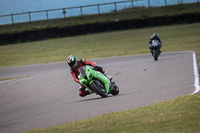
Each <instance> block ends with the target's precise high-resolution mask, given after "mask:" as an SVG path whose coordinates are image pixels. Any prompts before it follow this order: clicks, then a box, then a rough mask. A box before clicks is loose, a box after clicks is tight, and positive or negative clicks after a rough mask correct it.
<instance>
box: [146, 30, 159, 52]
mask: <svg viewBox="0 0 200 133" xmlns="http://www.w3.org/2000/svg"><path fill="white" fill-rule="evenodd" d="M153 40H158V41H159V43H160V47H159V51H160V53H161V50H160V49H161V47H162V42H161V40H160V38H159V36H158V33H153V36H151V38H150V40H149V49H150V52H151V53H152V52H153V48H152V41H153Z"/></svg>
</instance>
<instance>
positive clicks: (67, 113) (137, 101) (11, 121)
mask: <svg viewBox="0 0 200 133" xmlns="http://www.w3.org/2000/svg"><path fill="white" fill-rule="evenodd" d="M93 61H95V62H96V63H97V64H98V65H100V66H102V67H103V68H104V69H105V70H106V71H107V72H108V73H109V74H110V75H112V76H113V79H114V80H115V81H116V83H117V85H118V86H119V88H120V93H119V95H118V96H109V97H108V98H101V97H99V96H98V95H95V94H93V95H89V96H87V97H83V98H82V97H79V96H78V90H79V85H78V84H76V83H75V82H74V81H73V79H72V77H71V74H70V72H69V67H68V66H67V64H66V63H65V62H59V63H48V64H39V65H30V66H22V67H10V68H0V78H8V77H20V76H30V77H28V78H22V79H16V80H11V81H2V82H0V132H2V133H12V132H19V131H20V132H21V131H24V130H28V129H33V128H42V127H48V126H51V125H58V124H61V123H67V122H72V121H77V120H82V119H86V118H91V117H95V116H99V115H102V114H104V113H109V112H116V111H122V110H129V109H132V108H136V107H140V106H145V105H151V104H154V103H157V102H160V101H165V100H170V99H173V98H175V97H178V96H182V95H188V94H191V93H192V92H193V91H194V90H195V88H194V73H193V63H192V62H193V59H192V52H180V53H164V54H161V56H160V57H159V60H158V61H157V62H155V61H154V60H153V57H152V56H150V55H137V56H124V57H114V58H104V59H94V60H93Z"/></svg>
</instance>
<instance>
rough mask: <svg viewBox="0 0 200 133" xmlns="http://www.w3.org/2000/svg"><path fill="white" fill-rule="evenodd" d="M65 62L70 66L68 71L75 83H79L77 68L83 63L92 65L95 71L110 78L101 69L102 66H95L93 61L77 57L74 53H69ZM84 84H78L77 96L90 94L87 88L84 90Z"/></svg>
mask: <svg viewBox="0 0 200 133" xmlns="http://www.w3.org/2000/svg"><path fill="white" fill-rule="evenodd" d="M67 63H68V65H69V67H70V72H71V75H72V77H73V78H74V81H75V82H76V83H79V79H78V75H79V74H80V73H79V71H78V69H79V68H80V67H82V66H85V65H89V66H93V67H94V69H95V70H96V71H100V72H101V73H103V74H104V75H105V76H106V77H107V78H108V79H109V80H112V77H111V76H109V75H108V74H107V73H106V71H104V70H103V68H102V67H100V66H97V65H96V63H95V62H93V61H88V60H85V59H77V57H76V56H75V55H70V56H69V57H68V58H67ZM85 89H86V88H85V86H84V85H80V89H79V96H81V97H84V96H86V95H90V94H91V91H89V90H87V91H85Z"/></svg>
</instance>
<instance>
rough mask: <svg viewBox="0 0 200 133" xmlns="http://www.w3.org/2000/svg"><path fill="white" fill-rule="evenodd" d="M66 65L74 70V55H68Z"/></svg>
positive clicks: (75, 61) (75, 59) (75, 63)
mask: <svg viewBox="0 0 200 133" xmlns="http://www.w3.org/2000/svg"><path fill="white" fill-rule="evenodd" d="M67 63H68V65H69V66H70V67H71V68H74V67H75V66H76V65H77V58H76V56H75V55H70V56H69V57H68V58H67Z"/></svg>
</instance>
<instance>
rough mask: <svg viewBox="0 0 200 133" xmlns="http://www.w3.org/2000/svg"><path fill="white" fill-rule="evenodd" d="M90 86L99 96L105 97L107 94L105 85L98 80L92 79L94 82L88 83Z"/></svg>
mask: <svg viewBox="0 0 200 133" xmlns="http://www.w3.org/2000/svg"><path fill="white" fill-rule="evenodd" d="M90 87H91V88H92V89H93V90H94V91H95V92H96V93H97V94H99V95H100V96H101V97H107V96H108V94H107V92H106V89H105V87H104V86H103V85H102V84H101V83H100V82H99V81H98V80H94V82H92V83H91V84H90Z"/></svg>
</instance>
